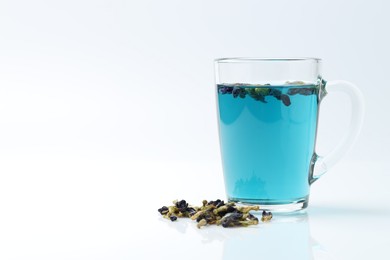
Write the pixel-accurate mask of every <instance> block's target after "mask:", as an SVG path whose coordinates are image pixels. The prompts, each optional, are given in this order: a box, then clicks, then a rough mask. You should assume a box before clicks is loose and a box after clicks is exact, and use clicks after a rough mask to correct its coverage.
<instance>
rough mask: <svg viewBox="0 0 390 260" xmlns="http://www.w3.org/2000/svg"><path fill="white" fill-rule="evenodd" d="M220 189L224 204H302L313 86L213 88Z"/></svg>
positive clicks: (310, 151)
mask: <svg viewBox="0 0 390 260" xmlns="http://www.w3.org/2000/svg"><path fill="white" fill-rule="evenodd" d="M217 92H218V93H217V95H218V109H219V130H220V144H221V153H222V163H223V171H224V178H225V187H226V192H227V195H228V198H229V200H230V201H236V202H244V203H258V204H265V205H266V204H287V203H294V202H297V201H307V198H308V195H309V186H310V183H309V171H310V165H311V160H312V157H313V155H314V145H315V135H316V129H317V116H318V86H315V85H305V84H286V85H279V86H275V85H272V86H271V85H248V84H229V85H228V84H226V85H223V84H222V85H217Z"/></svg>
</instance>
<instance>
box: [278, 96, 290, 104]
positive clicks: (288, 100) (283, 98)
mask: <svg viewBox="0 0 390 260" xmlns="http://www.w3.org/2000/svg"><path fill="white" fill-rule="evenodd" d="M280 99H281V100H282V102H283V104H284V105H285V106H289V105H291V101H290V97H289V96H287V95H285V94H282V95H281V96H280Z"/></svg>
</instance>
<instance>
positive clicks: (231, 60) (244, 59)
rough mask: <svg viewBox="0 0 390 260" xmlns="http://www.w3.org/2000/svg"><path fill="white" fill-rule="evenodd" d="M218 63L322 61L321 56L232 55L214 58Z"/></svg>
mask: <svg viewBox="0 0 390 260" xmlns="http://www.w3.org/2000/svg"><path fill="white" fill-rule="evenodd" d="M214 61H215V62H217V63H244V62H248V63H249V62H264V61H273V62H299V61H314V62H320V61H321V59H320V58H315V57H280V58H278V57H258V58H257V57H232V58H217V59H215V60H214Z"/></svg>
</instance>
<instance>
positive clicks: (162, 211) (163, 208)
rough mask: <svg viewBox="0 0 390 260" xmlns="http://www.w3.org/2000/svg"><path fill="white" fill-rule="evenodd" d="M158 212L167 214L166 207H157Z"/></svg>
mask: <svg viewBox="0 0 390 260" xmlns="http://www.w3.org/2000/svg"><path fill="white" fill-rule="evenodd" d="M158 212H160V214H161V215H164V214H167V213H168V207H165V206H163V207H161V208H159V209H158Z"/></svg>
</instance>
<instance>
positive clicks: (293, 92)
mask: <svg viewBox="0 0 390 260" xmlns="http://www.w3.org/2000/svg"><path fill="white" fill-rule="evenodd" d="M315 92H316V89H315V88H290V89H289V90H288V91H287V94H288V95H291V96H293V95H296V94H300V95H304V96H309V95H312V94H314V93H315Z"/></svg>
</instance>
